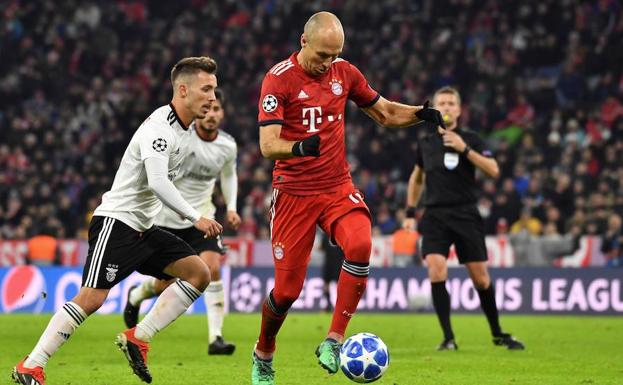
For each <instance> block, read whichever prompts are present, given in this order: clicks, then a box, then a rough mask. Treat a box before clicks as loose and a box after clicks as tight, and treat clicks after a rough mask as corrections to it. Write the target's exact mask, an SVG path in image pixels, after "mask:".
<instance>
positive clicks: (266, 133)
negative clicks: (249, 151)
mask: <svg viewBox="0 0 623 385" xmlns="http://www.w3.org/2000/svg"><path fill="white" fill-rule="evenodd" d="M280 134H281V124H269V125H266V126H261V127H260V151H261V152H262V155H263V156H264V158H268V159H272V160H283V159H290V158H293V157H295V156H313V157H318V156H320V136H318V134H315V135H310V136H309V137H307V138H305V139H303V140H300V141H292V140H285V139H281V138H280V137H279V136H280Z"/></svg>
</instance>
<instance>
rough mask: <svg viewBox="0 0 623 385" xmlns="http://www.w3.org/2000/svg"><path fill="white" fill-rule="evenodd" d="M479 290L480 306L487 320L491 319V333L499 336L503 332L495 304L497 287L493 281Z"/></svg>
mask: <svg viewBox="0 0 623 385" xmlns="http://www.w3.org/2000/svg"><path fill="white" fill-rule="evenodd" d="M477 291H478V296H479V297H480V306H481V307H482V310H483V311H484V312H485V315H486V316H487V321H489V327H490V328H491V334H492V335H493V336H499V335H500V334H502V329H501V328H500V320H499V317H498V307H497V305H496V304H495V289H494V288H493V282H491V283H490V284H489V287H488V288H486V289H482V290H481V289H478V290H477ZM433 298H434V297H433Z"/></svg>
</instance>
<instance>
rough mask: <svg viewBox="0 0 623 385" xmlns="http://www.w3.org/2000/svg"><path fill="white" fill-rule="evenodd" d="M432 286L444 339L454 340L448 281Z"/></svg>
mask: <svg viewBox="0 0 623 385" xmlns="http://www.w3.org/2000/svg"><path fill="white" fill-rule="evenodd" d="M430 285H431V291H432V294H433V306H435V312H436V313H437V318H439V323H440V324H441V328H442V329H443V335H444V339H446V340H450V339H454V333H453V332H452V326H451V325H450V294H448V290H447V289H446V281H441V282H431V284H430ZM481 301H482V297H481ZM493 307H495V298H494V301H493ZM496 314H497V313H496Z"/></svg>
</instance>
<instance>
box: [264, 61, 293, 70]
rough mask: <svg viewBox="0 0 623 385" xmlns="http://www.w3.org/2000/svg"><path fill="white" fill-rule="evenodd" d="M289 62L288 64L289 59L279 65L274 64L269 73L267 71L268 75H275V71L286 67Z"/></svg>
mask: <svg viewBox="0 0 623 385" xmlns="http://www.w3.org/2000/svg"><path fill="white" fill-rule="evenodd" d="M289 62H290V59H288V60H284V61H282V62H279V63H277V64H275V65H274V66H273V68H271V69H270V71H269V72H270V73H275V71H277V70H279V68H281V67H283V66H285V65H287V64H288V63H289Z"/></svg>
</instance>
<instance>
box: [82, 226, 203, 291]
mask: <svg viewBox="0 0 623 385" xmlns="http://www.w3.org/2000/svg"><path fill="white" fill-rule="evenodd" d="M195 254H197V253H196V252H195V250H194V249H193V248H192V247H190V246H189V245H188V244H187V243H186V242H184V241H183V240H182V239H181V238H179V237H177V236H175V235H173V234H171V233H170V232H168V231H164V230H162V229H160V228H159V227H158V226H152V227H151V228H150V229H148V230H146V231H144V232H140V231H136V230H134V229H133V228H131V227H130V226H128V225H126V224H125V223H123V222H121V221H120V220H118V219H114V218H110V217H103V216H94V217H93V219H91V224H90V225H89V252H88V254H87V260H86V263H85V265H84V270H83V271H82V286H84V287H92V288H97V289H110V288H112V287H113V286H115V285H116V284H117V283H119V282H120V281H122V280H123V279H124V278H125V277H127V276H128V275H130V274H132V273H133V272H134V271H138V272H139V273H142V274H147V275H151V276H153V277H156V278H158V279H171V278H173V277H171V276H169V275H168V274H165V273H164V272H163V270H164V269H165V268H166V267H167V266H168V265H169V264H170V263H171V262H174V261H177V260H179V259H182V258H186V257H188V256H191V255H195Z"/></svg>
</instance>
